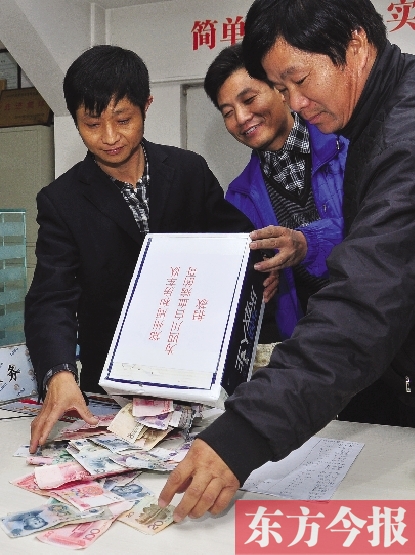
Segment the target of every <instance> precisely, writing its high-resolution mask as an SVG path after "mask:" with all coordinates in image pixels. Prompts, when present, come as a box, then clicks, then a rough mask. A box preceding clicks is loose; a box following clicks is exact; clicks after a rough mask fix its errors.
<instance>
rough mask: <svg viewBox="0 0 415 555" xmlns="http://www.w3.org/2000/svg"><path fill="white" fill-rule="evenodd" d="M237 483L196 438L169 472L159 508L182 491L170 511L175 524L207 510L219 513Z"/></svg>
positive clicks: (195, 516) (209, 449) (225, 505)
mask: <svg viewBox="0 0 415 555" xmlns="http://www.w3.org/2000/svg"><path fill="white" fill-rule="evenodd" d="M239 487H240V484H239V481H238V480H237V479H236V477H235V475H234V474H233V472H232V471H231V469H230V468H229V467H228V466H227V465H226V464H225V463H224V462H223V460H222V459H221V458H220V457H219V455H217V454H216V452H215V451H214V450H213V449H212V448H211V447H209V445H208V444H207V443H205V442H204V441H202V440H201V439H196V440H195V441H194V443H193V445H192V447H191V448H190V449H189V452H188V454H187V455H186V457H185V458H184V459H183V461H182V462H181V463H179V465H178V466H177V467H176V468H175V469H174V470H173V471H172V472H171V474H170V477H169V479H168V480H167V483H166V485H165V486H164V488H163V490H162V492H161V493H160V497H159V505H160V507H166V506H167V505H168V504H169V503H170V501H171V500H172V499H173V496H174V494H175V493H183V492H185V494H184V496H183V498H182V500H181V501H180V503H179V504H178V505H177V507H176V509H175V511H174V520H175V522H180V521H181V520H183V519H184V518H185V517H186V516H187V515H189V516H190V517H191V518H200V517H201V516H203V515H204V514H205V512H206V511H209V512H210V513H212V514H213V515H216V514H218V513H220V512H221V511H223V510H224V509H225V508H226V507H227V505H228V504H229V502H230V501H231V499H232V497H233V496H234V494H235V492H236V491H237V490H238V489H239Z"/></svg>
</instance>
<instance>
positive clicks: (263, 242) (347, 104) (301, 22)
mask: <svg viewBox="0 0 415 555" xmlns="http://www.w3.org/2000/svg"><path fill="white" fill-rule="evenodd" d="M243 45H244V55H245V59H246V64H247V69H248V71H249V72H250V74H251V75H253V76H254V77H258V78H264V77H265V76H266V77H267V78H268V79H269V80H270V81H271V82H272V83H273V84H274V85H275V87H276V88H277V90H279V91H280V92H281V93H282V94H283V95H284V96H285V98H286V100H287V102H288V104H289V105H290V107H291V108H292V109H293V110H295V111H297V112H298V113H300V115H301V116H302V117H303V118H304V119H305V120H307V121H309V122H310V123H312V124H314V125H316V126H317V127H318V128H319V129H320V131H322V132H324V133H333V132H338V133H340V134H342V135H344V136H345V137H347V138H348V139H349V140H350V143H349V150H348V158H347V162H346V170H345V181H344V218H345V227H346V230H345V232H346V238H345V239H344V241H343V242H342V243H341V244H339V245H337V246H336V247H335V248H334V249H333V251H332V254H331V255H330V257H329V258H328V267H329V271H330V283H329V285H327V286H326V287H324V288H323V289H321V290H320V291H319V292H318V293H316V294H315V295H314V296H313V297H312V298H311V299H310V301H309V305H308V312H307V315H306V316H305V318H303V319H302V320H301V321H300V322H299V324H298V325H297V327H296V329H295V331H294V334H293V336H292V338H291V339H288V340H287V341H285V342H283V343H282V344H281V345H279V346H278V347H277V348H276V349H275V350H274V352H273V355H272V357H271V362H270V367H268V368H264V369H261V370H258V371H257V372H256V373H255V374H254V377H253V379H252V380H251V382H249V383H246V384H242V385H241V386H239V387H238V388H237V389H236V390H235V393H234V394H233V395H232V397H230V398H229V399H228V401H227V402H226V411H225V413H224V414H223V415H222V416H221V417H219V418H218V419H217V420H216V421H215V422H214V423H213V424H212V425H211V426H210V427H208V428H207V429H206V430H205V431H203V432H202V433H201V434H200V435H199V438H200V439H197V440H196V441H195V443H194V444H193V446H192V448H191V449H190V451H189V453H188V455H187V457H186V458H185V459H184V461H182V463H180V465H179V466H178V467H177V468H176V470H175V471H173V473H172V474H171V476H170V478H169V480H168V483H167V484H166V486H165V488H164V490H163V492H162V493H161V497H160V504H161V505H162V506H163V505H164V504H165V503H167V502H169V501H170V499H171V497H172V495H173V494H174V493H175V492H176V491H184V490H185V489H186V488H188V486H189V484H190V483H191V487H190V488H188V489H187V491H186V493H185V495H184V497H183V499H182V501H181V502H180V504H179V505H178V507H177V509H176V514H175V519H176V520H181V519H182V518H184V516H186V515H187V514H190V515H191V516H193V517H199V516H201V515H202V514H203V513H204V512H205V511H207V510H209V511H210V512H212V513H213V514H216V513H218V512H220V511H221V510H222V509H223V508H224V507H225V506H226V505H227V504H228V503H229V501H230V499H231V498H232V495H233V494H234V492H235V491H236V489H237V488H238V487H239V486H240V485H241V484H243V483H244V481H245V480H246V478H247V477H248V475H249V474H250V472H251V471H252V470H253V469H254V468H256V467H258V466H260V465H261V464H263V463H265V462H266V461H268V460H274V461H276V460H279V459H282V458H283V457H285V456H286V455H288V454H289V453H290V452H291V451H292V450H294V449H296V448H298V447H299V446H300V445H302V444H303V443H304V442H305V441H306V440H307V439H309V438H310V437H311V436H312V435H313V434H315V433H316V432H317V431H318V430H320V429H321V428H323V427H324V426H325V425H327V424H328V422H329V421H330V420H332V419H333V418H335V417H336V415H337V414H338V413H339V412H340V411H341V410H342V409H343V408H344V407H345V406H346V405H347V404H348V403H349V401H350V400H351V399H352V398H353V397H354V396H355V395H356V394H357V393H358V392H359V391H361V390H363V389H364V388H367V387H368V386H370V385H371V384H375V383H376V384H377V386H379V389H380V390H383V393H385V389H386V394H387V395H389V397H390V398H391V399H392V402H393V403H394V404H395V405H396V407H397V413H398V414H397V415H396V416H397V417H398V418H399V423H400V424H403V425H412V426H414V425H415V400H414V392H415V386H414V385H413V382H412V380H413V377H414V370H415V241H414V237H415V203H414V198H415V57H414V56H411V55H408V54H402V53H401V52H400V50H399V48H398V47H397V46H395V45H391V44H390V43H389V42H388V41H387V38H386V29H385V26H384V24H383V21H382V18H381V16H380V15H379V14H378V13H377V12H376V10H375V8H374V6H373V5H372V3H371V2H370V1H369V0H337V1H336V2H333V1H332V0H255V2H254V3H253V5H252V6H251V8H250V10H249V12H248V15H247V18H246V34H245V38H244V41H243ZM251 236H252V237H253V238H254V239H256V240H257V241H256V245H257V247H258V248H264V247H266V246H269V241H268V240H267V239H266V238H265V235H264V232H263V231H261V232H253V234H252V235H251ZM380 378H383V382H382V383H380V382H379V379H380ZM383 384H386V386H385V385H383ZM395 384H396V385H395ZM383 398H384V396H383Z"/></svg>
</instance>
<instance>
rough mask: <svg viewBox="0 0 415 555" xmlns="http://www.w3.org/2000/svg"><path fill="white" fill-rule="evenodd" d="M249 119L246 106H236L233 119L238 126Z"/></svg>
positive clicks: (249, 112) (249, 114)
mask: <svg viewBox="0 0 415 555" xmlns="http://www.w3.org/2000/svg"><path fill="white" fill-rule="evenodd" d="M251 117H252V114H251V110H249V109H248V108H247V107H246V106H238V107H237V108H236V109H235V119H236V123H238V125H243V124H244V123H246V122H247V121H249V120H250V119H251Z"/></svg>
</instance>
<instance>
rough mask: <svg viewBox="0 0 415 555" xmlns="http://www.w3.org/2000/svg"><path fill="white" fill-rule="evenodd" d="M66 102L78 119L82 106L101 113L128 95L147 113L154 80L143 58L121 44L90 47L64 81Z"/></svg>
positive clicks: (74, 117) (95, 112)
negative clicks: (151, 79) (151, 78)
mask: <svg viewBox="0 0 415 555" xmlns="http://www.w3.org/2000/svg"><path fill="white" fill-rule="evenodd" d="M63 94H64V96H65V100H66V105H67V107H68V110H69V112H70V114H71V116H72V117H73V119H74V121H75V124H76V123H77V122H76V110H77V109H78V108H79V107H80V106H85V109H86V110H88V111H89V112H91V113H94V114H96V115H98V116H100V115H101V113H102V112H103V111H104V110H105V109H106V108H107V106H108V105H109V104H110V102H111V101H112V100H113V99H114V100H115V102H118V101H120V100H121V99H122V98H127V99H128V100H129V101H130V102H131V103H132V104H134V105H135V106H138V107H139V108H140V109H141V112H142V113H143V115H144V111H145V106H146V103H147V100H148V97H149V96H150V80H149V76H148V70H147V67H146V65H145V63H144V62H143V60H142V59H141V58H140V56H138V55H137V54H136V53H135V52H132V51H131V50H125V49H124V48H121V47H119V46H110V45H98V46H93V47H92V48H90V49H88V50H86V51H85V52H84V53H83V54H81V55H80V56H79V58H77V59H76V60H75V61H74V62H73V63H72V64H71V66H70V67H69V69H68V71H67V73H66V76H65V78H64V80H63Z"/></svg>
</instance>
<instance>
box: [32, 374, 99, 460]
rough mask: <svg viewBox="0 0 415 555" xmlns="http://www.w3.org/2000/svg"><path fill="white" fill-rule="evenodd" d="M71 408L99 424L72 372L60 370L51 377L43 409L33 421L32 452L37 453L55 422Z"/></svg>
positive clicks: (84, 418)
mask: <svg viewBox="0 0 415 555" xmlns="http://www.w3.org/2000/svg"><path fill="white" fill-rule="evenodd" d="M69 410H76V411H77V412H78V414H79V416H80V417H81V418H83V420H85V422H87V423H88V424H91V426H95V425H97V424H98V418H96V417H95V416H94V415H93V414H92V413H91V412H90V410H89V409H88V408H87V406H86V404H85V400H84V397H83V395H82V392H81V390H80V389H79V387H78V385H77V383H76V381H75V378H74V377H73V375H72V373H71V372H59V373H58V374H55V375H54V376H53V377H52V378H51V379H50V381H49V384H48V392H47V394H46V398H45V401H44V403H43V407H42V410H41V411H40V413H39V414H38V416H37V417H36V418H35V419H34V420H33V422H32V435H31V439H30V453H35V452H36V449H37V448H38V446H39V445H44V444H45V443H46V440H47V438H48V435H49V433H50V431H51V430H52V428H53V426H54V424H55V423H56V422H57V421H58V420H59V418H60V417H61V416H62V415H63V414H64V413H65V412H67V411H69Z"/></svg>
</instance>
